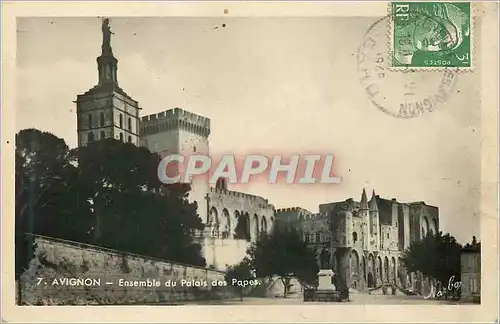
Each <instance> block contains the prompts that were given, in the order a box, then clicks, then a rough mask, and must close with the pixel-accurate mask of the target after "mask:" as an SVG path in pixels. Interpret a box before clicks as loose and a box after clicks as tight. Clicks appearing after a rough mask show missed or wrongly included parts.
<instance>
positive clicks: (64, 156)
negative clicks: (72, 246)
mask: <svg viewBox="0 0 500 324" xmlns="http://www.w3.org/2000/svg"><path fill="white" fill-rule="evenodd" d="M15 158H16V161H15V162H16V163H15V181H16V204H15V205H16V208H15V209H16V228H17V229H18V230H19V231H21V232H23V233H27V232H29V233H37V234H41V235H46V236H55V237H60V238H64V239H70V240H77V241H87V239H86V237H87V236H88V234H87V232H88V231H89V230H90V228H91V227H90V226H91V224H92V221H91V220H90V219H89V213H88V210H89V209H88V206H86V205H88V202H87V201H85V200H83V199H82V198H83V197H82V196H81V195H79V190H80V188H79V182H78V172H77V168H76V167H75V160H74V157H73V156H72V152H71V151H70V150H69V148H68V146H67V145H66V143H65V142H64V140H63V139H60V138H58V137H56V136H54V135H53V134H51V133H48V132H42V131H40V130H37V129H25V130H22V131H20V132H19V133H18V134H17V135H16V150H15ZM30 206H31V208H32V212H31V213H28V208H29V207H30Z"/></svg>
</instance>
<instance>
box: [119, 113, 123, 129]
mask: <svg viewBox="0 0 500 324" xmlns="http://www.w3.org/2000/svg"><path fill="white" fill-rule="evenodd" d="M120 128H123V115H122V114H120Z"/></svg>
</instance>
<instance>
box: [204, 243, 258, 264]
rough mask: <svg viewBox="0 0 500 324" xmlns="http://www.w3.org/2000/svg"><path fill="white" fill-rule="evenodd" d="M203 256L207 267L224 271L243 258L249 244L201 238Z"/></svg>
mask: <svg viewBox="0 0 500 324" xmlns="http://www.w3.org/2000/svg"><path fill="white" fill-rule="evenodd" d="M201 243H202V247H203V256H204V257H205V260H206V262H207V264H208V265H211V266H213V267H215V269H217V270H222V271H225V270H226V269H227V266H232V265H235V264H237V263H239V262H240V261H242V260H243V258H245V256H246V255H247V249H248V248H249V247H250V246H251V243H250V242H248V241H247V240H244V239H222V238H213V237H203V238H202V240H201Z"/></svg>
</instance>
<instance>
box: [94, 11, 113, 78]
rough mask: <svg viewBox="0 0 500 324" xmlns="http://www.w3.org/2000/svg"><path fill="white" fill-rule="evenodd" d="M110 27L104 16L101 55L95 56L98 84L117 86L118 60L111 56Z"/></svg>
mask: <svg viewBox="0 0 500 324" xmlns="http://www.w3.org/2000/svg"><path fill="white" fill-rule="evenodd" d="M112 34H113V32H111V29H110V27H109V19H108V18H105V19H104V20H103V22H102V46H101V56H99V57H98V58H97V69H98V71H99V83H98V86H106V85H108V86H112V85H114V84H116V85H117V86H118V80H117V78H116V71H117V69H118V60H117V59H116V58H115V57H114V56H113V49H112V48H111V35H112Z"/></svg>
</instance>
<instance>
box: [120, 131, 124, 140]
mask: <svg viewBox="0 0 500 324" xmlns="http://www.w3.org/2000/svg"><path fill="white" fill-rule="evenodd" d="M120 141H122V142H123V133H120Z"/></svg>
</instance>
